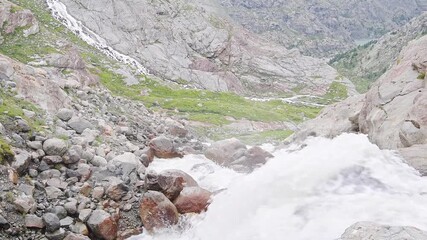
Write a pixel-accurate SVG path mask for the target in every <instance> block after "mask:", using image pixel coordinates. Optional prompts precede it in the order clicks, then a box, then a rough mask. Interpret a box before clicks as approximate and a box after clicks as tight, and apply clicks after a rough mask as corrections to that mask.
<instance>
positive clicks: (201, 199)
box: [174, 187, 212, 213]
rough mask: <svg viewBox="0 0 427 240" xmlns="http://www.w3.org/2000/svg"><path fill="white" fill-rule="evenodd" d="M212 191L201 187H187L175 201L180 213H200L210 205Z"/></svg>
mask: <svg viewBox="0 0 427 240" xmlns="http://www.w3.org/2000/svg"><path fill="white" fill-rule="evenodd" d="M211 195H212V193H211V192H209V191H208V190H205V189H203V188H201V187H186V188H184V189H183V190H182V191H181V194H180V195H179V196H178V198H177V199H176V200H175V201H174V204H175V206H176V208H177V210H178V212H179V213H200V212H202V211H204V210H206V208H207V207H208V205H209V200H210V198H211Z"/></svg>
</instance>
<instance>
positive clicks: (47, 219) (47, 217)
mask: <svg viewBox="0 0 427 240" xmlns="http://www.w3.org/2000/svg"><path fill="white" fill-rule="evenodd" d="M42 218H43V223H44V225H45V226H46V231H47V232H50V233H53V232H55V231H56V230H59V228H60V227H61V223H60V220H59V218H58V216H56V214H54V213H46V214H44V215H43V217H42Z"/></svg>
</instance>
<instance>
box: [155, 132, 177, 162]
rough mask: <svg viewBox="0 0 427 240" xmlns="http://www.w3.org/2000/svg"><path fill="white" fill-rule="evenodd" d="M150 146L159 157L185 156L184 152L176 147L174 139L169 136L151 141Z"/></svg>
mask: <svg viewBox="0 0 427 240" xmlns="http://www.w3.org/2000/svg"><path fill="white" fill-rule="evenodd" d="M149 146H150V148H151V149H153V152H154V155H155V156H156V157H158V158H176V157H183V155H182V153H180V152H178V151H177V150H176V149H175V144H174V143H173V141H172V140H171V139H169V138H167V137H164V136H160V137H156V138H154V139H152V140H151V141H150V145H149Z"/></svg>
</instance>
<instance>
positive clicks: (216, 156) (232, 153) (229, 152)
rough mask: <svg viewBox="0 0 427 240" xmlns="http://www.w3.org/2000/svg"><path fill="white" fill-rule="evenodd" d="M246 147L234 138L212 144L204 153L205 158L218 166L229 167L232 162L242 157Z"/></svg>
mask: <svg viewBox="0 0 427 240" xmlns="http://www.w3.org/2000/svg"><path fill="white" fill-rule="evenodd" d="M245 152H246V145H244V144H243V143H242V142H240V141H239V140H238V139H236V138H232V139H226V140H222V141H218V142H215V143H213V144H212V145H211V146H210V147H209V148H208V149H206V151H205V157H206V158H208V159H210V160H212V161H214V162H216V163H217V164H219V165H223V166H229V165H230V164H231V163H232V162H233V161H235V160H237V159H239V158H241V157H243V156H244V154H245Z"/></svg>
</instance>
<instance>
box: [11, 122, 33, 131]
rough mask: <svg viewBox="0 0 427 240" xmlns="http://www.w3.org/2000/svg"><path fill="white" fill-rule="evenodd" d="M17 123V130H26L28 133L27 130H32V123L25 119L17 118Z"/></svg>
mask: <svg viewBox="0 0 427 240" xmlns="http://www.w3.org/2000/svg"><path fill="white" fill-rule="evenodd" d="M15 124H16V130H17V131H18V132H24V133H26V132H29V131H31V127H30V125H29V124H28V122H27V121H25V120H24V119H18V120H16V122H15Z"/></svg>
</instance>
